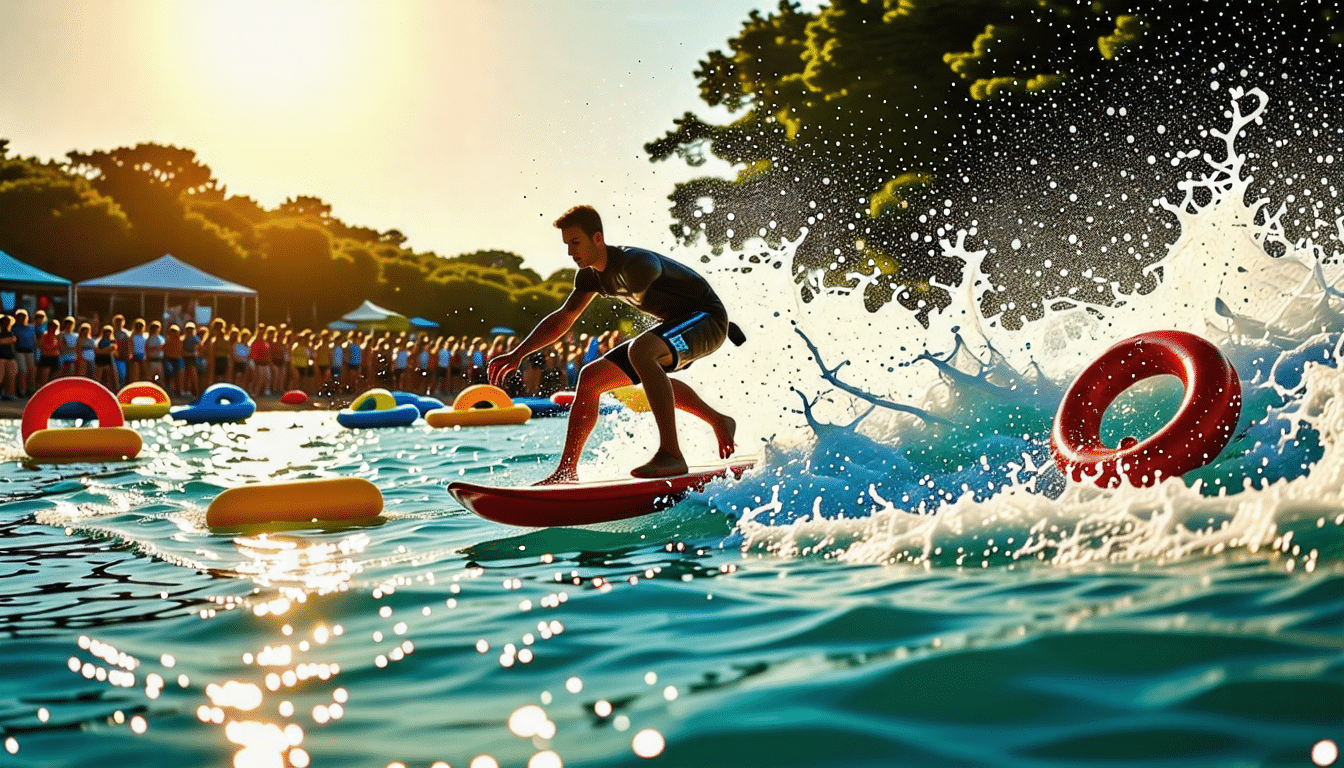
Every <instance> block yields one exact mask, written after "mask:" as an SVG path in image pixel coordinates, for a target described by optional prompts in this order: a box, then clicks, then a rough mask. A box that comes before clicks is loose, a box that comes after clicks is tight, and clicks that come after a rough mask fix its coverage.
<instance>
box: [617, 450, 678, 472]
mask: <svg viewBox="0 0 1344 768" xmlns="http://www.w3.org/2000/svg"><path fill="white" fill-rule="evenodd" d="M686 469H687V467H686V459H684V458H682V457H680V456H669V455H667V454H664V453H655V454H654V455H653V458H652V459H651V460H650V461H649V463H648V464H645V465H644V466H642V467H635V468H634V469H632V470H630V476H631V477H672V476H674V475H684V474H686Z"/></svg>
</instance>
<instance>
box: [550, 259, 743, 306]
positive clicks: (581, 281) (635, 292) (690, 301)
mask: <svg viewBox="0 0 1344 768" xmlns="http://www.w3.org/2000/svg"><path fill="white" fill-rule="evenodd" d="M574 290H575V291H576V292H579V293H600V294H602V295H603V296H609V297H611V298H613V299H617V300H619V301H623V302H625V303H626V304H629V305H630V306H632V307H634V308H636V309H638V310H641V311H643V312H647V313H649V314H650V315H653V316H654V317H657V318H658V319H659V320H667V319H668V318H673V317H683V316H686V315H689V314H691V313H693V312H705V313H707V314H708V315H709V316H710V317H713V318H715V319H716V320H719V321H721V322H723V323H727V322H728V310H727V309H725V308H724V306H723V302H722V301H720V300H719V297H718V295H717V294H715V293H714V289H713V288H710V287H709V283H708V282H706V281H705V278H703V277H701V276H700V275H699V273H697V272H696V271H695V270H693V269H691V268H690V267H687V266H685V265H683V264H679V263H677V262H675V261H673V260H671V259H669V258H667V257H666V256H663V255H661V254H657V253H654V252H653V251H649V250H645V249H643V248H631V247H629V246H622V245H608V246H607V268H606V269H605V270H603V271H601V272H598V271H597V270H596V269H594V268H592V267H588V268H587V269H581V270H579V271H578V273H577V274H575V275H574Z"/></svg>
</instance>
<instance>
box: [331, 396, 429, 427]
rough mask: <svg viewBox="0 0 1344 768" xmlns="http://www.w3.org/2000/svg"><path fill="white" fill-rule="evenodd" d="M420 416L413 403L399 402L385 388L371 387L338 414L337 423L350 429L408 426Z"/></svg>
mask: <svg viewBox="0 0 1344 768" xmlns="http://www.w3.org/2000/svg"><path fill="white" fill-rule="evenodd" d="M418 418H420V409H419V408H417V407H416V406H415V405H414V404H413V403H398V401H397V399H396V398H395V397H394V396H393V395H392V393H391V392H388V391H387V390H385V389H381V388H377V387H375V388H374V389H370V390H368V391H367V392H365V393H363V394H362V395H360V396H359V397H356V398H355V399H354V402H352V403H350V407H349V408H342V409H341V410H340V411H339V412H338V413H337V414H336V423H337V424H340V425H341V426H342V427H346V428H348V429H368V428H373V427H407V426H410V425H411V424H412V423H414V422H415V420H416V419H418Z"/></svg>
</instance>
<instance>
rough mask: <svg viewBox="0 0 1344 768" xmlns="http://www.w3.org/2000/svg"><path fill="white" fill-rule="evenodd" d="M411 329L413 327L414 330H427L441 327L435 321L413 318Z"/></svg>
mask: <svg viewBox="0 0 1344 768" xmlns="http://www.w3.org/2000/svg"><path fill="white" fill-rule="evenodd" d="M411 327H412V328H426V329H427V328H438V327H439V324H438V323H436V322H434V321H433V320H426V319H425V318H423V317H412V318H411Z"/></svg>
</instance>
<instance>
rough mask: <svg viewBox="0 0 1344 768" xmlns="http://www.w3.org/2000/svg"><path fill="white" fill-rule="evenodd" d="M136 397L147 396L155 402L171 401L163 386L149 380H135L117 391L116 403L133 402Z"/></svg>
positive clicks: (128, 403)
mask: <svg viewBox="0 0 1344 768" xmlns="http://www.w3.org/2000/svg"><path fill="white" fill-rule="evenodd" d="M137 397H148V398H149V399H150V400H153V401H154V402H155V403H169V402H172V401H171V400H169V399H168V393H167V392H164V391H163V387H160V386H159V385H157V384H155V383H153V382H149V381H137V382H134V383H132V384H127V385H126V386H124V387H122V388H121V390H120V391H118V392H117V402H118V403H124V404H126V405H130V404H131V403H134V402H135V398H137Z"/></svg>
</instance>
